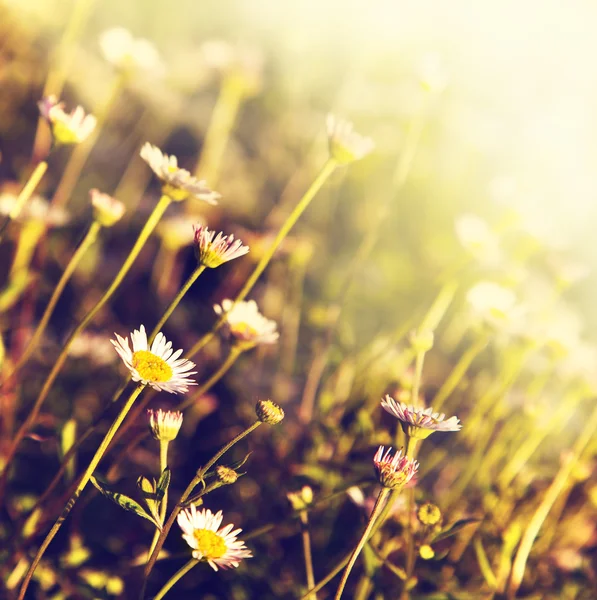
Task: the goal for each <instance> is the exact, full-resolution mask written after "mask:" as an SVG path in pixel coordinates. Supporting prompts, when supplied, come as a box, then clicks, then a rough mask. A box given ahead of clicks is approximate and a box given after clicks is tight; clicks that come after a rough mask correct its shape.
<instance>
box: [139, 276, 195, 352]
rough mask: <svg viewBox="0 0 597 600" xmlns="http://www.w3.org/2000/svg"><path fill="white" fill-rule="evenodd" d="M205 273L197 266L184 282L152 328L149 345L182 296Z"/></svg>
mask: <svg viewBox="0 0 597 600" xmlns="http://www.w3.org/2000/svg"><path fill="white" fill-rule="evenodd" d="M203 271H205V266H204V265H199V266H198V267H197V268H196V269H195V270H194V271H193V272H192V273H191V275H190V277H189V278H188V279H187V280H186V281H185V283H184V285H183V286H182V287H181V288H180V291H179V292H178V294H176V296H175V297H174V299H173V300H172V302H170V304H169V305H168V308H167V309H166V312H165V313H164V314H163V315H162V318H161V319H160V320H159V321H158V323H157V325H156V326H155V327H154V328H153V331H152V332H151V335H150V336H149V341H150V343H151V342H152V341H153V339H154V338H155V336H156V335H157V334H158V333H159V332H160V331H161V329H162V327H163V326H164V324H165V323H166V321H167V320H168V319H169V318H170V315H171V314H172V313H173V312H174V309H175V308H176V307H177V306H178V305H179V303H180V301H181V300H182V299H183V297H184V295H185V294H186V293H187V292H188V291H189V289H190V288H191V286H192V285H193V284H194V283H195V281H197V278H198V277H199V275H201V273H203Z"/></svg>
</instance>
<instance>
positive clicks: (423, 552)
mask: <svg viewBox="0 0 597 600" xmlns="http://www.w3.org/2000/svg"><path fill="white" fill-rule="evenodd" d="M419 556H420V557H421V558H422V559H423V560H431V559H432V558H433V557H434V556H435V552H434V551H433V548H432V547H431V546H430V545H429V544H423V545H422V546H421V547H420V548H419Z"/></svg>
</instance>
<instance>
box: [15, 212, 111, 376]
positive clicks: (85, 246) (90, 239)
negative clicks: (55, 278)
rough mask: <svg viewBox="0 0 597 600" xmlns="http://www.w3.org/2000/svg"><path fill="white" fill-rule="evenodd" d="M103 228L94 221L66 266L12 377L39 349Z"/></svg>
mask: <svg viewBox="0 0 597 600" xmlns="http://www.w3.org/2000/svg"><path fill="white" fill-rule="evenodd" d="M101 228H102V226H101V224H100V223H98V222H97V221H93V223H91V225H90V227H89V229H88V231H87V234H86V235H85V237H84V238H83V241H82V242H81V243H80V244H79V247H78V248H77V250H76V251H75V253H74V254H73V256H72V258H71V259H70V261H69V263H68V264H67V265H66V268H65V269H64V273H62V277H61V278H60V281H59V282H58V283H57V284H56V287H55V288H54V292H53V293H52V297H51V298H50V301H49V302H48V305H47V306H46V310H45V311H44V314H43V316H42V318H41V321H40V322H39V324H38V326H37V329H36V330H35V333H34V334H33V337H32V338H31V340H30V341H29V343H28V344H27V347H26V348H25V350H24V352H23V354H22V355H21V357H20V358H19V360H18V362H17V364H16V365H15V367H14V368H13V370H12V373H11V375H12V374H14V373H15V372H16V371H18V370H19V369H20V368H21V367H22V366H23V365H24V364H25V363H26V362H27V360H28V359H29V357H30V356H31V354H32V352H33V351H34V350H35V348H36V347H37V344H38V342H39V340H40V338H41V336H42V335H43V333H44V331H45V330H46V327H47V326H48V322H49V321H50V317H51V316H52V313H53V312H54V308H56V304H57V303H58V300H59V299H60V296H61V295H62V292H63V291H64V288H65V287H66V284H67V283H68V282H69V280H70V278H71V276H72V275H73V273H74V272H75V269H76V268H77V267H78V265H79V263H80V262H81V259H82V258H83V256H84V255H85V253H86V252H87V250H89V248H90V247H91V246H92V245H93V244H94V243H95V241H96V240H97V236H98V234H99V231H100V229H101ZM11 375H9V376H8V377H7V379H8V378H10V376H11Z"/></svg>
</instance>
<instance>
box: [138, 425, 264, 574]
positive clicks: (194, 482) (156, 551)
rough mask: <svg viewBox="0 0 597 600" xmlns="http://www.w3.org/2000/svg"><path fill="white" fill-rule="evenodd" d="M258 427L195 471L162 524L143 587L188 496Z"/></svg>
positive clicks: (250, 430) (147, 567)
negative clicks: (235, 446) (226, 454)
mask: <svg viewBox="0 0 597 600" xmlns="http://www.w3.org/2000/svg"><path fill="white" fill-rule="evenodd" d="M259 425H261V421H255V423H253V424H252V425H250V426H249V427H247V428H246V429H245V430H244V431H242V432H241V433H239V434H238V435H237V436H236V437H235V438H234V439H233V440H231V441H230V442H228V443H227V444H226V445H225V446H222V448H220V450H218V451H217V452H216V453H215V454H214V456H212V458H210V459H209V460H208V461H207V463H205V465H204V466H203V467H201V468H200V469H199V470H198V471H197V474H196V475H195V477H193V479H192V481H191V483H189V485H188V486H187V489H186V490H185V491H184V492H183V493H182V496H181V497H180V500H179V501H178V503H177V504H176V506H175V507H174V508H173V509H172V512H171V513H170V516H169V517H168V520H167V521H166V523H165V524H164V526H163V528H162V531H161V532H160V536H159V538H158V541H157V544H156V546H155V548H154V549H153V552H152V554H151V556H150V558H149V560H148V561H147V565H146V566H145V572H144V575H145V585H146V584H147V580H148V578H149V575H150V573H151V571H152V569H153V567H154V565H155V563H156V560H157V558H158V555H159V553H160V550H161V549H162V546H163V545H164V542H165V541H166V537H167V536H168V533H170V529H171V528H172V525H174V521H175V520H176V517H177V516H178V513H179V512H180V511H181V510H182V508H183V506H184V503H185V502H186V500H187V499H188V498H189V496H190V495H191V494H192V492H193V490H194V489H195V487H197V485H198V484H199V483H200V482H201V481H203V478H204V477H205V474H206V473H207V471H209V469H211V467H212V466H213V465H214V464H215V463H216V462H217V461H218V460H219V459H220V458H221V457H222V456H223V455H224V454H225V453H226V452H228V450H230V448H232V446H234V445H235V444H236V443H238V442H240V440H242V439H243V438H245V437H246V436H248V435H249V434H250V433H251V432H252V431H254V430H255V429H257V427H259Z"/></svg>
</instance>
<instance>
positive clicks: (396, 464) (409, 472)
mask: <svg viewBox="0 0 597 600" xmlns="http://www.w3.org/2000/svg"><path fill="white" fill-rule="evenodd" d="M373 465H374V466H375V470H376V471H377V478H378V479H379V483H381V485H383V486H384V487H387V488H391V489H396V488H401V487H404V486H405V485H406V484H407V483H408V482H409V481H410V480H411V479H412V478H413V477H414V475H415V473H416V472H417V470H418V468H419V463H418V462H417V461H416V460H413V459H412V458H408V456H403V455H402V450H398V452H396V454H394V456H392V449H391V448H388V450H387V451H386V452H385V453H384V447H383V446H380V447H379V448H378V450H377V452H376V453H375V456H374V457H373Z"/></svg>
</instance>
